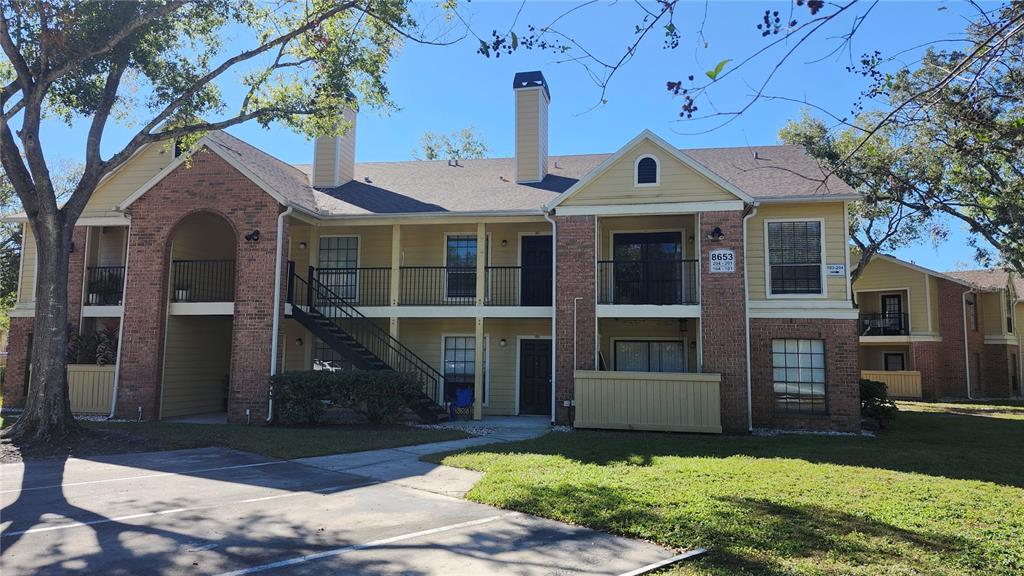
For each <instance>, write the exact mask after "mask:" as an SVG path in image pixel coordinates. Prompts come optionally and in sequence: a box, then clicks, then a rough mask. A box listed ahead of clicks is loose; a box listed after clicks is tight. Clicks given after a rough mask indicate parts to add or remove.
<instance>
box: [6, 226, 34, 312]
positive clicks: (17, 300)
mask: <svg viewBox="0 0 1024 576" xmlns="http://www.w3.org/2000/svg"><path fill="white" fill-rule="evenodd" d="M27 229H28V223H23V224H22V225H21V257H20V258H18V290H17V293H16V294H15V295H14V307H15V308H17V307H18V304H21V303H22V301H21V299H22V297H23V296H25V294H22V290H21V283H22V282H21V281H22V280H24V278H25V258H24V255H25V230H27ZM33 237H34V235H33ZM38 251H39V248H36V250H35V252H38ZM35 252H33V255H35ZM36 268H37V270H36V271H35V272H33V275H38V274H39V270H38V266H37V267H36ZM33 282H34V280H33ZM35 301H36V300H35V298H34V297H33V298H30V299H28V300H26V302H25V303H32V308H33V309H34V308H35ZM12 317H13V318H17V316H12Z"/></svg>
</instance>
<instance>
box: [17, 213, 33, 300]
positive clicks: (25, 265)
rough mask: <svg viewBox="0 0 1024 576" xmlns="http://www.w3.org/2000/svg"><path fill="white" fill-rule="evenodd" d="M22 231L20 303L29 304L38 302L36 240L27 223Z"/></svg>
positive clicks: (19, 283)
mask: <svg viewBox="0 0 1024 576" xmlns="http://www.w3.org/2000/svg"><path fill="white" fill-rule="evenodd" d="M22 231H23V234H22V240H21V279H20V280H19V282H18V302H19V303H28V302H35V300H36V292H35V288H36V239H35V236H34V235H33V234H32V228H30V227H29V225H28V224H27V223H26V224H23V225H22Z"/></svg>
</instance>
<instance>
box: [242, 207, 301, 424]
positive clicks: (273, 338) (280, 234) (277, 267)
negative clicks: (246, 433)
mask: <svg viewBox="0 0 1024 576" xmlns="http://www.w3.org/2000/svg"><path fill="white" fill-rule="evenodd" d="M291 213H292V207H291V206H289V207H288V209H287V210H285V211H284V212H281V213H280V214H278V215H277V250H276V251H275V261H274V321H273V326H274V327H273V330H274V331H273V333H272V334H271V335H270V375H271V376H273V375H275V374H277V339H278V338H277V332H278V330H279V328H280V325H281V315H282V314H284V311H283V310H281V308H280V305H281V257H282V256H283V255H284V221H285V218H287V217H288V215H289V214H291ZM273 419H274V391H273V389H272V388H270V387H268V389H267V422H270V421H271V420H273ZM246 420H248V415H247V417H246ZM246 423H247V424H248V422H246Z"/></svg>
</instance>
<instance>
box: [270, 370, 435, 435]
mask: <svg viewBox="0 0 1024 576" xmlns="http://www.w3.org/2000/svg"><path fill="white" fill-rule="evenodd" d="M270 385H271V386H272V387H273V394H274V396H273V397H274V421H275V422H278V423H281V424H284V425H286V426H299V425H308V424H319V423H320V422H321V421H322V420H323V416H324V408H325V407H326V406H327V405H333V406H336V407H339V408H345V409H349V410H352V411H354V412H356V413H358V414H362V415H364V416H366V418H367V420H369V421H370V422H371V423H373V424H394V423H396V422H398V421H399V420H400V419H401V418H402V415H403V414H405V412H406V411H407V410H408V409H409V408H410V407H412V406H413V404H414V402H415V401H416V399H417V398H418V397H419V394H420V390H421V388H420V383H419V381H418V380H417V378H416V375H415V374H411V373H406V372H390V371H386V370H344V371H339V372H328V371H326V370H309V371H302V372H285V373H283V374H278V375H276V376H274V377H272V378H271V379H270Z"/></svg>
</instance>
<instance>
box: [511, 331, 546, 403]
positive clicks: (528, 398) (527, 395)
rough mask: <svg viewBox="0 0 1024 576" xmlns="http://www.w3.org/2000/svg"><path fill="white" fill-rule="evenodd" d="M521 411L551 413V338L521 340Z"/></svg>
mask: <svg viewBox="0 0 1024 576" xmlns="http://www.w3.org/2000/svg"><path fill="white" fill-rule="evenodd" d="M519 413H520V414H543V415H545V416H550V415H551V340H535V339H524V340H520V341H519Z"/></svg>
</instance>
